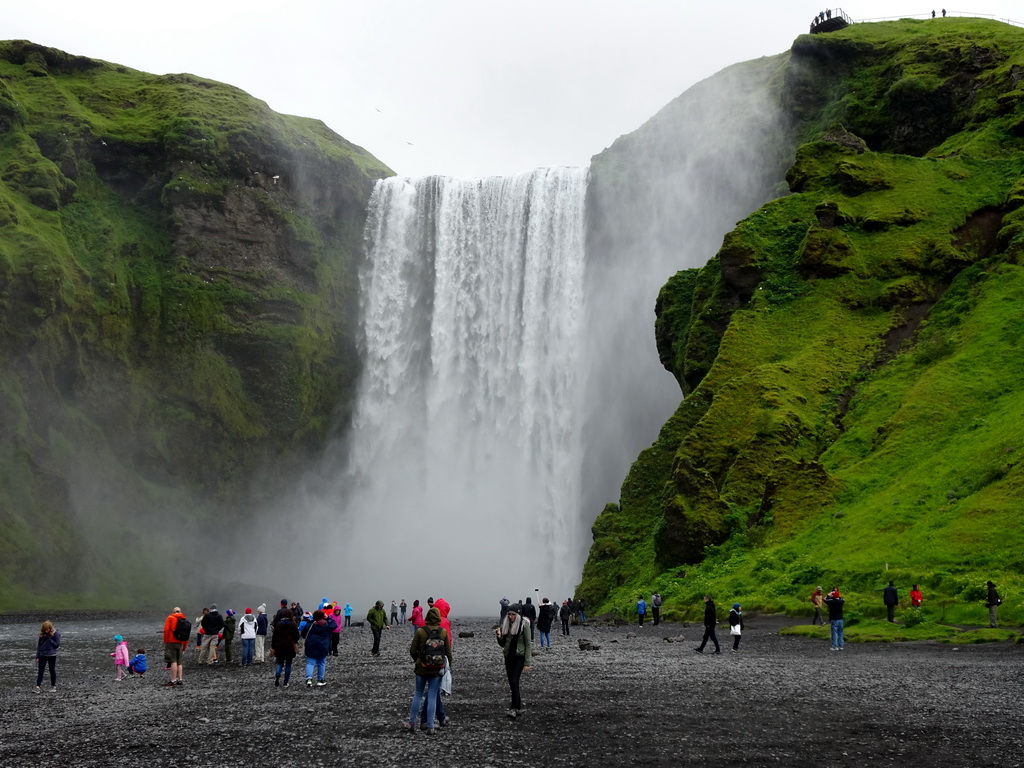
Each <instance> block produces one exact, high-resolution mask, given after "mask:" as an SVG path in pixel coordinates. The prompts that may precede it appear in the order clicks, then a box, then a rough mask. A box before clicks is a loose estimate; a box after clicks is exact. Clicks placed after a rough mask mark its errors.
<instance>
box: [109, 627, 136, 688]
mask: <svg viewBox="0 0 1024 768" xmlns="http://www.w3.org/2000/svg"><path fill="white" fill-rule="evenodd" d="M114 642H115V643H117V645H116V646H114V652H113V653H112V654H110V655H111V656H113V657H114V682H116V683H120V682H121V681H122V680H124V678H125V677H126V676H127V675H128V665H129V664H131V654H130V653H129V652H128V641H127V640H125V639H124V638H123V637H121V636H120V635H114Z"/></svg>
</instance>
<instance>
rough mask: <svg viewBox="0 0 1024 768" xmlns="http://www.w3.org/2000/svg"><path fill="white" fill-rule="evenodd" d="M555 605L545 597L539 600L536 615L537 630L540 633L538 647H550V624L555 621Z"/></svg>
mask: <svg viewBox="0 0 1024 768" xmlns="http://www.w3.org/2000/svg"><path fill="white" fill-rule="evenodd" d="M555 613H556V611H555V606H553V605H552V604H551V601H550V600H548V599H547V598H546V597H545V598H544V599H543V600H541V601H540V615H539V616H538V617H537V632H538V633H539V634H540V647H541V648H543V647H544V646H547V647H548V648H550V647H551V625H552V624H554V623H555Z"/></svg>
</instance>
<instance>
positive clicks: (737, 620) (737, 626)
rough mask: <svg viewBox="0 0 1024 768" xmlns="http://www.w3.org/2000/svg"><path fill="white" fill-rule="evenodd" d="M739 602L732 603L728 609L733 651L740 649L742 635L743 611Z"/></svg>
mask: <svg viewBox="0 0 1024 768" xmlns="http://www.w3.org/2000/svg"><path fill="white" fill-rule="evenodd" d="M741 607H742V606H740V604H739V603H733V604H732V610H731V611H729V634H730V635H732V650H733V652H734V653H735V652H736V651H738V650H739V649H740V639H741V638H742V637H743V611H742V610H740V609H741Z"/></svg>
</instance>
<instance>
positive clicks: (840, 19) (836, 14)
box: [811, 8, 853, 35]
mask: <svg viewBox="0 0 1024 768" xmlns="http://www.w3.org/2000/svg"><path fill="white" fill-rule="evenodd" d="M848 24H853V19H851V18H850V17H849V16H847V15H846V14H845V13H844V12H843V9H842V8H832V9H829V10H827V11H822V12H821V13H819V14H817V15H816V16H815V17H814V18H813V19H812V20H811V34H812V35H813V34H816V33H818V32H835V31H836V30H838V29H842V28H843V27H845V26H847V25H848Z"/></svg>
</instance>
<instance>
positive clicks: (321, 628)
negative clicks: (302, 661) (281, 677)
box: [300, 611, 338, 687]
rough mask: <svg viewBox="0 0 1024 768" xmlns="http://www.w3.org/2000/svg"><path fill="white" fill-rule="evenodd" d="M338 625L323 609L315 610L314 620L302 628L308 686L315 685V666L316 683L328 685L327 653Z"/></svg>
mask: <svg viewBox="0 0 1024 768" xmlns="http://www.w3.org/2000/svg"><path fill="white" fill-rule="evenodd" d="M336 626H338V625H337V623H335V621H334V619H332V618H331V617H329V616H325V615H324V612H323V611H314V612H313V617H312V621H310V622H308V623H306V625H305V626H304V627H303V628H302V629H301V630H300V634H301V635H302V637H304V638H305V640H306V644H305V654H306V686H307V687H312V685H313V668H314V667H315V668H316V684H317V685H318V686H322V685H327V681H326V680H325V679H324V677H325V676H326V673H327V654H328V653H329V652H330V650H331V633H332V632H334V628H335V627H336Z"/></svg>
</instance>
